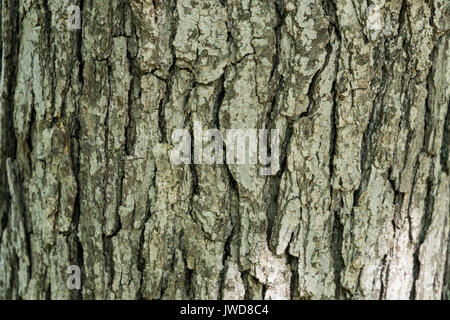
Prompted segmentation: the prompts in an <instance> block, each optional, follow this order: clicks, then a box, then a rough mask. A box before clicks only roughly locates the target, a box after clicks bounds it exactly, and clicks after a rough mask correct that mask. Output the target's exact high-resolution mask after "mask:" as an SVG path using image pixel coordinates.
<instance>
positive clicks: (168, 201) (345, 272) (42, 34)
mask: <svg viewBox="0 0 450 320" xmlns="http://www.w3.org/2000/svg"><path fill="white" fill-rule="evenodd" d="M369 2H371V3H366V2H365V1H362V2H361V1H353V0H323V1H318V0H275V1H271V0H270V1H269V0H201V1H198V0H153V1H150V0H130V1H126V0H109V1H106V0H90V1H87V0H81V1H80V0H77V1H76V0H35V1H24V0H20V1H18V0H1V1H0V5H1V7H0V10H1V24H0V25H1V26H0V33H1V44H0V49H1V65H0V67H1V77H0V222H1V223H0V235H1V240H0V298H4V299H448V298H449V296H450V287H449V277H450V266H449V262H450V261H449V260H450V259H449V248H450V245H449V243H450V242H449V228H450V221H449V211H450V210H449V209H450V208H449V207H450V204H449V202H450V200H449V199H450V181H449V167H450V158H449V152H448V147H449V139H450V121H449V117H450V116H449V113H448V110H449V105H450V58H449V56H450V48H449V43H450V42H449V41H450V38H449V35H450V25H449V21H450V7H449V5H448V2H447V1H446V0H428V1H423V0H377V1H369ZM371 4H373V5H377V6H378V8H380V10H381V15H382V28H381V29H376V30H374V29H373V28H372V26H371V25H370V23H368V19H369V8H368V5H371ZM70 5H78V6H79V7H80V10H81V17H82V23H81V30H71V29H70V28H68V25H67V20H68V19H69V14H70V13H69V12H68V11H67V9H68V7H69V6H70ZM194 121H200V122H201V123H202V124H203V126H204V127H205V128H217V129H221V130H226V129H230V128H241V129H246V128H277V129H278V130H280V132H281V135H280V141H281V150H280V151H281V152H280V163H281V168H280V170H279V171H278V172H277V174H276V175H273V176H262V175H260V174H259V173H258V169H259V168H258V166H254V165H234V164H228V165H227V164H223V165H220V164H216V165H206V164H191V165H175V164H174V163H173V162H171V161H170V158H169V151H170V150H171V149H172V148H173V147H174V144H175V141H173V139H172V133H173V132H174V130H175V129H180V128H181V129H183V128H184V129H188V130H190V131H192V128H193V123H194ZM71 265H77V266H79V267H80V268H81V274H82V288H81V290H70V289H69V288H68V287H67V285H66V280H67V278H68V276H69V275H68V274H67V273H66V270H67V268H68V266H71Z"/></svg>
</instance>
